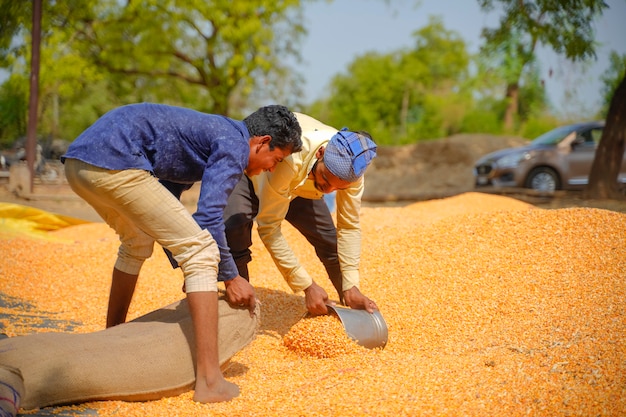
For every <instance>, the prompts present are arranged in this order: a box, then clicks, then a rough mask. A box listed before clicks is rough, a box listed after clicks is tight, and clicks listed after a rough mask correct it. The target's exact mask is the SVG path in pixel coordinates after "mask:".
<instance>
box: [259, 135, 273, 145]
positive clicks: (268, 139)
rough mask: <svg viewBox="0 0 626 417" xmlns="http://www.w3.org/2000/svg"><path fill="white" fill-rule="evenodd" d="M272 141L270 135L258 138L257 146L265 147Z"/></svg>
mask: <svg viewBox="0 0 626 417" xmlns="http://www.w3.org/2000/svg"><path fill="white" fill-rule="evenodd" d="M271 141H272V137H271V136H270V135H263V136H260V137H259V144H260V145H265V144H268V145H269V143H270V142H271Z"/></svg>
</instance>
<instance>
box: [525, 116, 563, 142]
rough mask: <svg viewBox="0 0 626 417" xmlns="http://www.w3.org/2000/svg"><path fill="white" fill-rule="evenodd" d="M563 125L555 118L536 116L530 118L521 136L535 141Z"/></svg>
mask: <svg viewBox="0 0 626 417" xmlns="http://www.w3.org/2000/svg"><path fill="white" fill-rule="evenodd" d="M560 125H562V123H561V122H560V121H559V120H557V119H556V118H555V117H553V116H549V115H546V116H540V115H538V116H536V117H531V118H529V119H528V120H527V121H526V122H525V123H524V124H523V126H522V128H521V130H520V135H521V136H522V137H524V138H527V139H535V138H536V137H538V136H540V135H542V134H544V133H546V132H548V131H550V130H552V129H554V128H556V127H558V126H560Z"/></svg>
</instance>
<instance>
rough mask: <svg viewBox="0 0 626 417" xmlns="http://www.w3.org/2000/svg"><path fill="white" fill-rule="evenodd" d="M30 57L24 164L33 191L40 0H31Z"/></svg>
mask: <svg viewBox="0 0 626 417" xmlns="http://www.w3.org/2000/svg"><path fill="white" fill-rule="evenodd" d="M31 37H32V47H31V59H30V100H29V104H28V126H27V131H26V164H27V165H28V171H29V173H30V190H29V193H32V192H33V184H34V179H35V158H36V153H37V108H38V103H39V46H40V44H41V0H33V29H32V33H31Z"/></svg>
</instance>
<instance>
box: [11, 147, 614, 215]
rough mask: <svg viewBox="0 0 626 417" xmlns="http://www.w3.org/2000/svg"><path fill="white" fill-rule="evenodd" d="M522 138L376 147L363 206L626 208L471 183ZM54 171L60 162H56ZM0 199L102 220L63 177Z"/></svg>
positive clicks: (570, 195) (191, 199) (191, 196)
mask: <svg viewBox="0 0 626 417" xmlns="http://www.w3.org/2000/svg"><path fill="white" fill-rule="evenodd" d="M523 143H524V140H523V139H522V138H518V137H506V136H492V135H455V136H451V137H449V138H444V139H439V140H433V141H427V142H420V143H418V144H414V145H406V146H399V147H380V148H379V150H378V157H377V158H376V159H375V160H374V163H373V164H372V166H371V167H370V168H369V169H368V172H367V174H366V177H365V178H366V188H365V193H364V196H363V204H364V206H380V205H384V206H392V205H406V204H410V203H412V202H415V201H425V200H433V199H439V198H446V197H451V196H454V195H458V194H462V193H465V192H470V191H480V192H485V193H494V194H501V195H506V196H508V197H512V198H516V199H519V200H522V201H525V202H527V203H531V204H534V205H536V206H538V207H542V208H563V207H594V208H602V209H607V210H612V211H619V212H626V200H624V201H614V200H608V201H606V200H605V201H598V200H584V199H582V197H581V195H580V193H577V192H557V193H555V194H554V195H539V194H536V193H532V192H529V191H527V190H521V189H506V190H502V189H499V190H496V189H488V188H484V189H483V188H481V189H479V190H476V189H475V188H474V178H473V173H472V168H473V164H474V162H475V161H476V160H477V159H478V158H479V157H481V156H482V155H484V154H486V153H489V152H492V151H495V150H498V149H502V148H505V147H510V146H516V145H521V144H523ZM55 169H56V170H57V172H61V174H62V168H59V167H58V166H57V167H55ZM0 181H2V182H0V202H8V203H16V204H22V205H26V206H31V207H36V208H39V209H42V210H46V211H50V212H52V213H57V214H62V215H66V216H72V217H77V218H80V219H84V220H88V221H101V219H100V217H99V216H98V214H97V213H95V211H94V210H93V209H92V208H91V207H90V206H89V205H87V204H86V203H84V202H83V201H82V200H81V199H80V198H79V197H78V196H76V195H75V194H74V193H73V192H72V190H71V189H70V188H69V187H68V185H67V183H66V182H65V181H64V179H63V177H62V175H56V176H55V179H54V180H46V179H38V178H36V179H35V185H34V189H33V193H29V194H26V193H21V194H20V195H16V193H12V192H9V188H11V187H10V186H9V180H8V179H7V178H0ZM197 197H198V187H194V188H192V189H191V190H190V191H188V192H186V193H184V194H183V202H184V203H185V205H186V206H187V207H188V208H189V210H190V211H194V210H195V205H196V201H197Z"/></svg>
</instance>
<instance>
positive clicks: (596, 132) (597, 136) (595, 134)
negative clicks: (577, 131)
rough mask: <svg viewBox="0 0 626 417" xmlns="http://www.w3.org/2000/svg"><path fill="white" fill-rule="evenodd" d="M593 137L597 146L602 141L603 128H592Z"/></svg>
mask: <svg viewBox="0 0 626 417" xmlns="http://www.w3.org/2000/svg"><path fill="white" fill-rule="evenodd" d="M591 137H592V138H593V141H594V142H595V144H596V146H597V145H598V144H599V143H600V139H602V128H596V129H592V130H591Z"/></svg>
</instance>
